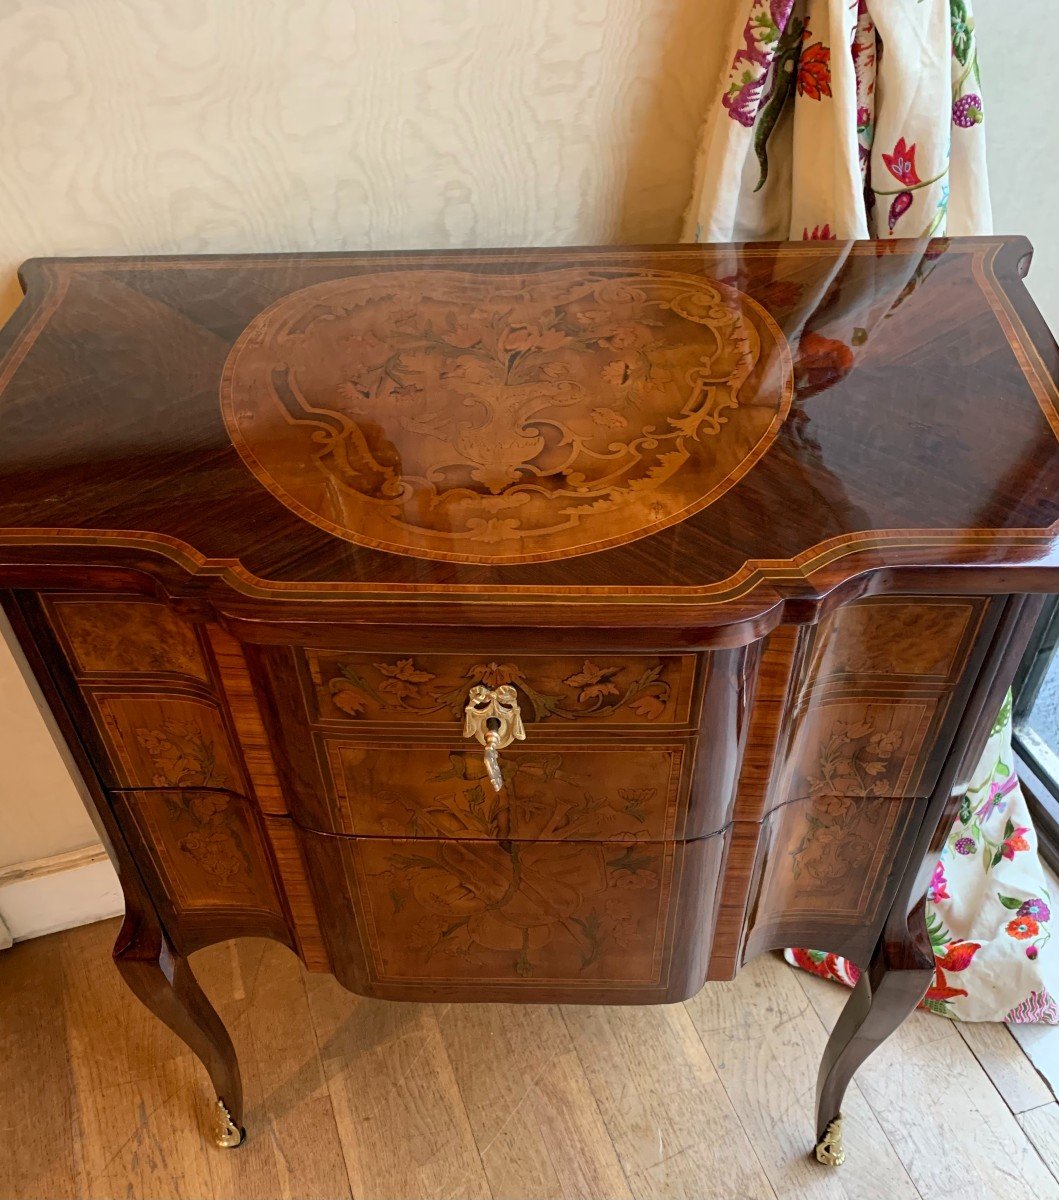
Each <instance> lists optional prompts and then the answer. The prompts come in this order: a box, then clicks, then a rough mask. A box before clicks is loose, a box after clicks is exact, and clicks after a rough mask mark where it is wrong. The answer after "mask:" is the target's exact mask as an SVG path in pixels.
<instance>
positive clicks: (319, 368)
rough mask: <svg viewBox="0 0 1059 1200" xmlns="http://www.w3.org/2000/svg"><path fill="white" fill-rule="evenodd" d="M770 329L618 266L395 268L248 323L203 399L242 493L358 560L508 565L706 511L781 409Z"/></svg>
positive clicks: (292, 300) (691, 284)
mask: <svg viewBox="0 0 1059 1200" xmlns="http://www.w3.org/2000/svg"><path fill="white" fill-rule="evenodd" d="M791 394H792V372H791V365H790V352H789V350H788V347H787V343H786V341H785V339H784V337H783V334H782V333H781V331H780V330H779V328H778V327H777V326H776V324H775V322H774V321H773V320H772V318H771V317H770V316H769V315H768V314H767V313H766V312H765V311H764V309H762V308H761V307H760V306H759V305H758V304H757V303H755V302H754V301H753V300H751V299H750V298H749V297H748V296H746V295H744V294H742V293H741V292H738V291H736V290H735V289H734V288H731V287H728V286H726V285H724V284H721V283H716V282H714V281H712V280H708V279H704V278H701V277H698V276H693V275H679V274H674V273H671V272H666V271H651V270H630V269H626V268H620V267H614V268H602V269H600V268H597V269H594V270H585V269H569V268H566V269H561V270H551V271H541V272H540V273H538V274H526V275H486V274H470V273H463V272H457V271H421V270H407V271H393V272H388V273H385V274H372V275H362V276H357V277H354V278H344V279H336V280H332V281H330V282H327V283H319V284H315V285H313V286H312V287H307V288H303V289H301V290H300V291H297V292H293V293H291V294H290V295H288V296H285V297H283V298H282V299H281V300H279V301H277V302H276V303H275V304H273V305H272V306H271V307H270V308H268V309H266V310H265V311H264V312H262V313H261V314H260V315H259V316H258V317H256V318H255V319H254V320H253V321H252V322H251V323H250V325H249V326H248V327H247V328H246V329H245V330H244V331H243V333H242V334H241V336H240V337H239V339H238V341H237V342H236V344H235V345H234V347H233V348H232V351H231V354H230V355H229V357H228V362H227V364H226V366H225V371H224V376H223V381H222V384H221V405H222V409H223V412H224V419H225V422H226V423H227V426H228V430H229V433H230V434H231V437H232V440H233V442H234V443H235V445H236V447H237V448H238V450H239V453H240V454H241V455H242V457H243V459H244V461H245V462H246V464H247V466H248V467H249V468H250V470H251V471H252V472H253V473H254V475H255V476H256V477H257V479H258V480H259V481H260V482H261V483H262V484H263V485H264V486H265V487H266V488H268V490H269V491H270V492H271V493H272V494H273V495H274V496H275V497H276V498H277V499H279V500H280V501H281V502H282V503H283V504H285V505H286V506H287V507H288V508H289V509H291V510H292V511H294V512H296V513H298V514H299V515H300V516H302V517H304V518H305V519H306V520H307V521H311V522H312V523H313V524H314V525H317V526H319V527H320V528H322V529H326V530H328V531H329V532H330V533H333V534H335V535H337V536H338V537H342V538H346V539H348V540H349V541H352V542H356V543H358V544H360V545H364V546H371V547H374V548H376V549H381V550H389V551H392V552H395V553H398V554H410V555H416V556H419V557H424V558H436V559H447V560H450V561H455V562H474V563H489V564H493V563H497V564H502V563H525V562H540V561H544V560H547V559H554V558H565V557H569V556H570V555H573V554H586V553H589V552H590V551H593V550H600V549H603V548H605V547H608V546H616V545H620V544H622V543H624V542H629V541H632V540H633V539H635V538H641V537H644V536H646V535H647V534H650V533H654V532H656V531H658V530H659V529H664V528H665V527H666V526H667V525H672V524H673V523H675V522H677V521H680V520H683V519H684V518H686V517H688V516H690V515H691V514H692V513H694V512H697V511H699V510H700V509H702V508H704V507H706V505H708V504H710V503H711V502H712V501H714V500H715V499H716V498H717V497H718V496H720V495H721V494H722V493H723V492H725V491H726V490H727V489H728V488H729V487H731V486H732V485H733V484H734V483H735V482H736V481H737V480H739V479H740V478H742V476H743V475H745V474H746V472H747V471H748V470H749V469H750V468H751V467H752V466H753V465H754V463H755V462H757V460H758V459H759V458H760V457H761V455H762V454H763V453H764V452H765V450H766V449H767V448H768V446H769V445H770V444H771V442H772V440H773V439H774V438H775V436H776V434H777V433H778V431H779V428H780V426H781V425H782V423H783V419H784V417H785V416H786V414H787V411H788V409H789V408H790V403H791Z"/></svg>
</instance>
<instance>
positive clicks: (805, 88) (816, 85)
mask: <svg viewBox="0 0 1059 1200" xmlns="http://www.w3.org/2000/svg"><path fill="white" fill-rule="evenodd" d="M798 95H799V96H808V97H809V99H810V100H819V99H820V97H821V96H830V95H831V47H830V46H825V45H824V43H823V42H814V43H813V45H811V46H806V47H805V49H804V50H803V51H802V54H801V58H800V59H799V61H798Z"/></svg>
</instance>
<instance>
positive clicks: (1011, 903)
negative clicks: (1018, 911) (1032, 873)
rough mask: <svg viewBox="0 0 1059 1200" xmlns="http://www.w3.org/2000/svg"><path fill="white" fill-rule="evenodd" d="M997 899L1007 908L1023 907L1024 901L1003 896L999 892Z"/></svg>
mask: <svg viewBox="0 0 1059 1200" xmlns="http://www.w3.org/2000/svg"><path fill="white" fill-rule="evenodd" d="M996 898H997V899H998V900H999V901H1000V903H1001V904H1003V906H1004V907H1005V908H1021V907H1022V901H1021V900H1019V899H1018V898H1017V897H1015V896H1002V895H1001V894H1000V893H999V892H997V894H996Z"/></svg>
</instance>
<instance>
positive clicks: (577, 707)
mask: <svg viewBox="0 0 1059 1200" xmlns="http://www.w3.org/2000/svg"><path fill="white" fill-rule="evenodd" d="M304 655H305V664H306V667H307V671H308V677H309V689H308V690H309V695H310V714H311V716H312V718H313V719H315V720H320V721H342V722H356V723H358V724H362V723H369V722H383V723H388V724H399V725H407V724H414V725H416V726H421V725H422V724H423V723H424V722H425V723H428V724H437V725H443V726H452V725H453V724H454V723H459V722H461V721H462V719H463V708H464V705H465V704H466V703H467V693H468V692H469V691H470V689H471V688H472V687H474V686H475V684H484V685H485V686H486V687H490V688H495V687H500V686H502V685H504V684H511V685H513V686H514V687H515V689H516V691H517V692H518V697H519V704H520V707H521V709H522V715H523V720H524V721H525V722H526V723H527V724H530V723H537V724H547V725H548V726H559V727H562V726H563V725H577V726H579V727H589V726H592V725H596V724H604V725H614V724H618V725H646V726H655V727H659V726H667V725H680V726H686V725H687V724H688V723H689V722H690V721H691V716H692V714H691V703H692V690H693V686H694V682H695V656H694V655H692V654H683V655H620V654H599V655H593V656H592V657H588V658H586V657H585V656H584V655H561V654H560V655H549V656H547V657H545V656H535V655H516V656H510V657H509V656H497V657H496V658H494V657H490V656H488V655H467V654H463V655H455V654H416V655H401V654H349V653H342V652H341V651H335V650H306V651H305V652H304Z"/></svg>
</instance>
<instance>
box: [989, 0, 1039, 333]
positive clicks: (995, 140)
mask: <svg viewBox="0 0 1059 1200" xmlns="http://www.w3.org/2000/svg"><path fill="white" fill-rule="evenodd" d="M974 7H975V19H976V22H977V30H978V40H979V60H980V62H981V67H982V87H983V91H984V95H985V114H986V121H985V130H986V145H987V148H988V154H989V190H990V192H991V194H992V198H993V225H994V227H995V228H996V230H997V232H998V233H1025V234H1026V235H1027V236H1028V237H1029V238H1030V240H1031V241H1032V242H1033V244H1034V246H1035V247H1036V250H1035V253H1034V256H1033V267H1032V269H1031V270H1030V274H1029V278H1028V279H1027V281H1026V282H1027V285H1028V287H1029V289H1030V292H1031V293H1032V295H1033V298H1034V300H1036V301H1037V304H1038V305H1039V306H1040V309H1041V312H1043V313H1044V315H1045V317H1046V318H1047V319H1048V323H1049V324H1050V325H1051V327H1052V330H1053V331H1054V332H1056V333H1059V225H1057V224H1056V214H1057V212H1059V125H1057V124H1056V113H1059V71H1056V70H1055V68H1054V66H1046V65H1042V64H1041V63H1034V62H1033V61H1032V60H1031V57H1030V40H1029V37H1028V36H1027V33H1028V31H1033V30H1038V31H1039V30H1047V29H1050V28H1051V27H1052V25H1053V23H1054V21H1055V0H1018V3H1017V4H1012V3H1010V0H980V2H979V3H977V4H975V6H974ZM1016 14H1017V15H1016ZM1031 36H1032V35H1031Z"/></svg>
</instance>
